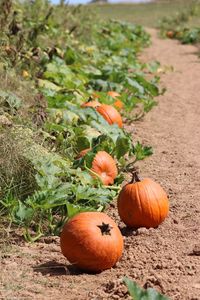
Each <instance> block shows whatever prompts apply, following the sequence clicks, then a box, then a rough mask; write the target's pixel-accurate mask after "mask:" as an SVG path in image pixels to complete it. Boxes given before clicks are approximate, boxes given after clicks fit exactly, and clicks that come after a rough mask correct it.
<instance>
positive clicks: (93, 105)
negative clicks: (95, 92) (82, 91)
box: [81, 100, 101, 108]
mask: <svg viewBox="0 0 200 300" xmlns="http://www.w3.org/2000/svg"><path fill="white" fill-rule="evenodd" d="M100 105H101V103H100V102H98V101H96V100H92V101H88V102H85V103H83V104H82V105H81V107H94V108H96V107H97V106H100Z"/></svg>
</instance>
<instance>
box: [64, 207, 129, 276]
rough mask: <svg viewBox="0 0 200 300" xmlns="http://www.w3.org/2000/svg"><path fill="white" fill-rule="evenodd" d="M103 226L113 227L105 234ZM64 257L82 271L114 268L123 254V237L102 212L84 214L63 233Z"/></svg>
mask: <svg viewBox="0 0 200 300" xmlns="http://www.w3.org/2000/svg"><path fill="white" fill-rule="evenodd" d="M102 223H105V224H109V225H110V226H111V227H112V228H111V230H110V235H106V234H104V235H103V234H102V232H101V229H100V228H99V227H98V226H99V225H102ZM60 246H61V251H62V253H63V255H64V256H65V257H66V258H67V259H68V260H69V262H71V263H72V264H74V265H76V266H77V267H79V268H80V269H83V270H86V271H92V272H100V271H103V270H106V269H109V268H111V267H113V266H114V265H115V264H116V263H117V261H118V260H119V259H120V258H121V256H122V252H123V237H122V235H121V232H120V230H119V228H118V227H117V225H116V224H115V222H114V221H113V220H112V219H111V218H110V217H109V216H107V215H106V214H104V213H101V212H83V213H80V214H78V215H76V216H75V217H73V218H72V219H70V220H69V221H68V222H67V223H66V224H65V225H64V228H63V230H62V233H61V236H60Z"/></svg>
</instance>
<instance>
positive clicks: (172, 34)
mask: <svg viewBox="0 0 200 300" xmlns="http://www.w3.org/2000/svg"><path fill="white" fill-rule="evenodd" d="M166 36H167V37H168V38H170V39H173V38H174V36H175V32H174V31H172V30H171V31H167V33H166Z"/></svg>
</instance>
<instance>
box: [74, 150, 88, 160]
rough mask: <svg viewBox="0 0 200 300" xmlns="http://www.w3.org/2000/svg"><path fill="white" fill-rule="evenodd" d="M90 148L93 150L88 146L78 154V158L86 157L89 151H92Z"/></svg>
mask: <svg viewBox="0 0 200 300" xmlns="http://www.w3.org/2000/svg"><path fill="white" fill-rule="evenodd" d="M90 150H91V149H90V148H87V149H84V150H82V151H81V152H80V153H79V154H78V156H77V159H79V158H82V157H84V156H85V155H86V154H87V153H88V151H90Z"/></svg>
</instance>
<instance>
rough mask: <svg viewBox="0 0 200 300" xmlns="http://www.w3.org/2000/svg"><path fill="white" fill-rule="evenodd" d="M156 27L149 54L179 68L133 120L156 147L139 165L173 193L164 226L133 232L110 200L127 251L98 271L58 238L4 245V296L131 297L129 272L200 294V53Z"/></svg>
mask: <svg viewBox="0 0 200 300" xmlns="http://www.w3.org/2000/svg"><path fill="white" fill-rule="evenodd" d="M150 32H151V34H152V41H153V44H152V46H151V47H150V48H149V49H147V50H146V51H145V53H144V54H143V58H144V59H145V60H154V59H156V60H159V61H160V62H161V64H162V65H172V66H173V67H174V70H175V71H174V72H168V73H167V74H164V75H163V76H162V84H163V85H164V86H165V87H166V88H167V92H166V93H165V95H164V96H160V97H159V106H157V107H156V108H154V109H153V110H152V111H151V112H150V113H149V114H148V115H147V116H146V118H145V120H144V121H141V122H138V123H136V124H135V125H136V133H134V138H135V139H136V138H137V137H140V138H142V140H143V141H144V142H145V143H147V144H151V145H152V146H153V148H154V150H155V151H154V152H155V153H154V155H153V156H152V157H151V158H149V159H147V160H146V161H144V162H141V163H140V169H141V174H142V176H150V177H152V178H153V179H155V180H156V181H158V182H160V183H161V185H162V186H163V187H164V188H165V189H166V191H167V192H168V194H169V198H170V215H169V217H168V219H167V220H166V221H165V222H164V223H163V224H162V225H161V226H160V227H159V228H158V229H150V230H146V229H143V228H142V229H139V230H137V231H135V232H132V231H128V230H127V229H126V228H125V227H124V225H123V224H122V223H120V222H119V220H118V216H117V213H116V207H115V208H114V207H110V208H109V210H108V212H109V214H110V215H111V216H113V217H114V218H115V219H116V220H117V222H119V224H120V228H121V229H122V232H123V235H124V242H125V251H124V255H123V258H122V260H121V261H120V263H119V264H118V265H117V266H116V267H115V268H113V269H111V270H108V271H105V272H103V273H101V274H97V275H90V274H83V273H79V272H78V270H76V269H74V268H72V267H70V265H69V264H68V263H67V262H66V260H65V259H64V258H63V257H62V255H61V254H60V248H59V239H58V238H52V240H51V239H49V238H48V239H46V240H44V241H42V242H40V243H35V244H33V245H28V244H24V243H23V242H21V245H19V240H17V243H18V245H17V243H16V244H14V243H13V245H10V246H7V248H5V246H4V247H3V248H2V250H3V251H2V257H1V267H0V268H1V274H0V279H1V286H0V293H1V294H0V295H1V296H0V299H6V300H8V299H10V300H14V299H24V300H25V299H27V300H28V299H39V300H40V299H41V300H43V299H57V300H59V299H69V300H72V299H78V300H79V299H80V300H85V299H90V300H91V299H93V300H94V299H96V300H97V299H99V300H102V299H129V297H128V295H127V291H126V288H125V287H124V286H123V284H122V283H121V279H122V278H123V276H124V275H127V276H129V277H130V278H132V279H134V280H135V281H136V282H137V283H139V284H140V285H141V286H144V287H154V288H156V289H158V290H160V291H161V292H162V293H164V294H166V295H168V296H169V297H170V299H174V300H175V299H176V300H199V299H200V256H199V255H200V235H199V228H200V183H199V182H200V150H199V149H200V60H199V59H198V57H197V55H196V53H195V52H196V48H195V47H194V46H183V45H180V44H179V43H178V42H176V41H172V40H160V39H158V38H157V36H156V32H155V31H154V30H150ZM130 130H132V128H130ZM135 135H136V136H135Z"/></svg>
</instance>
